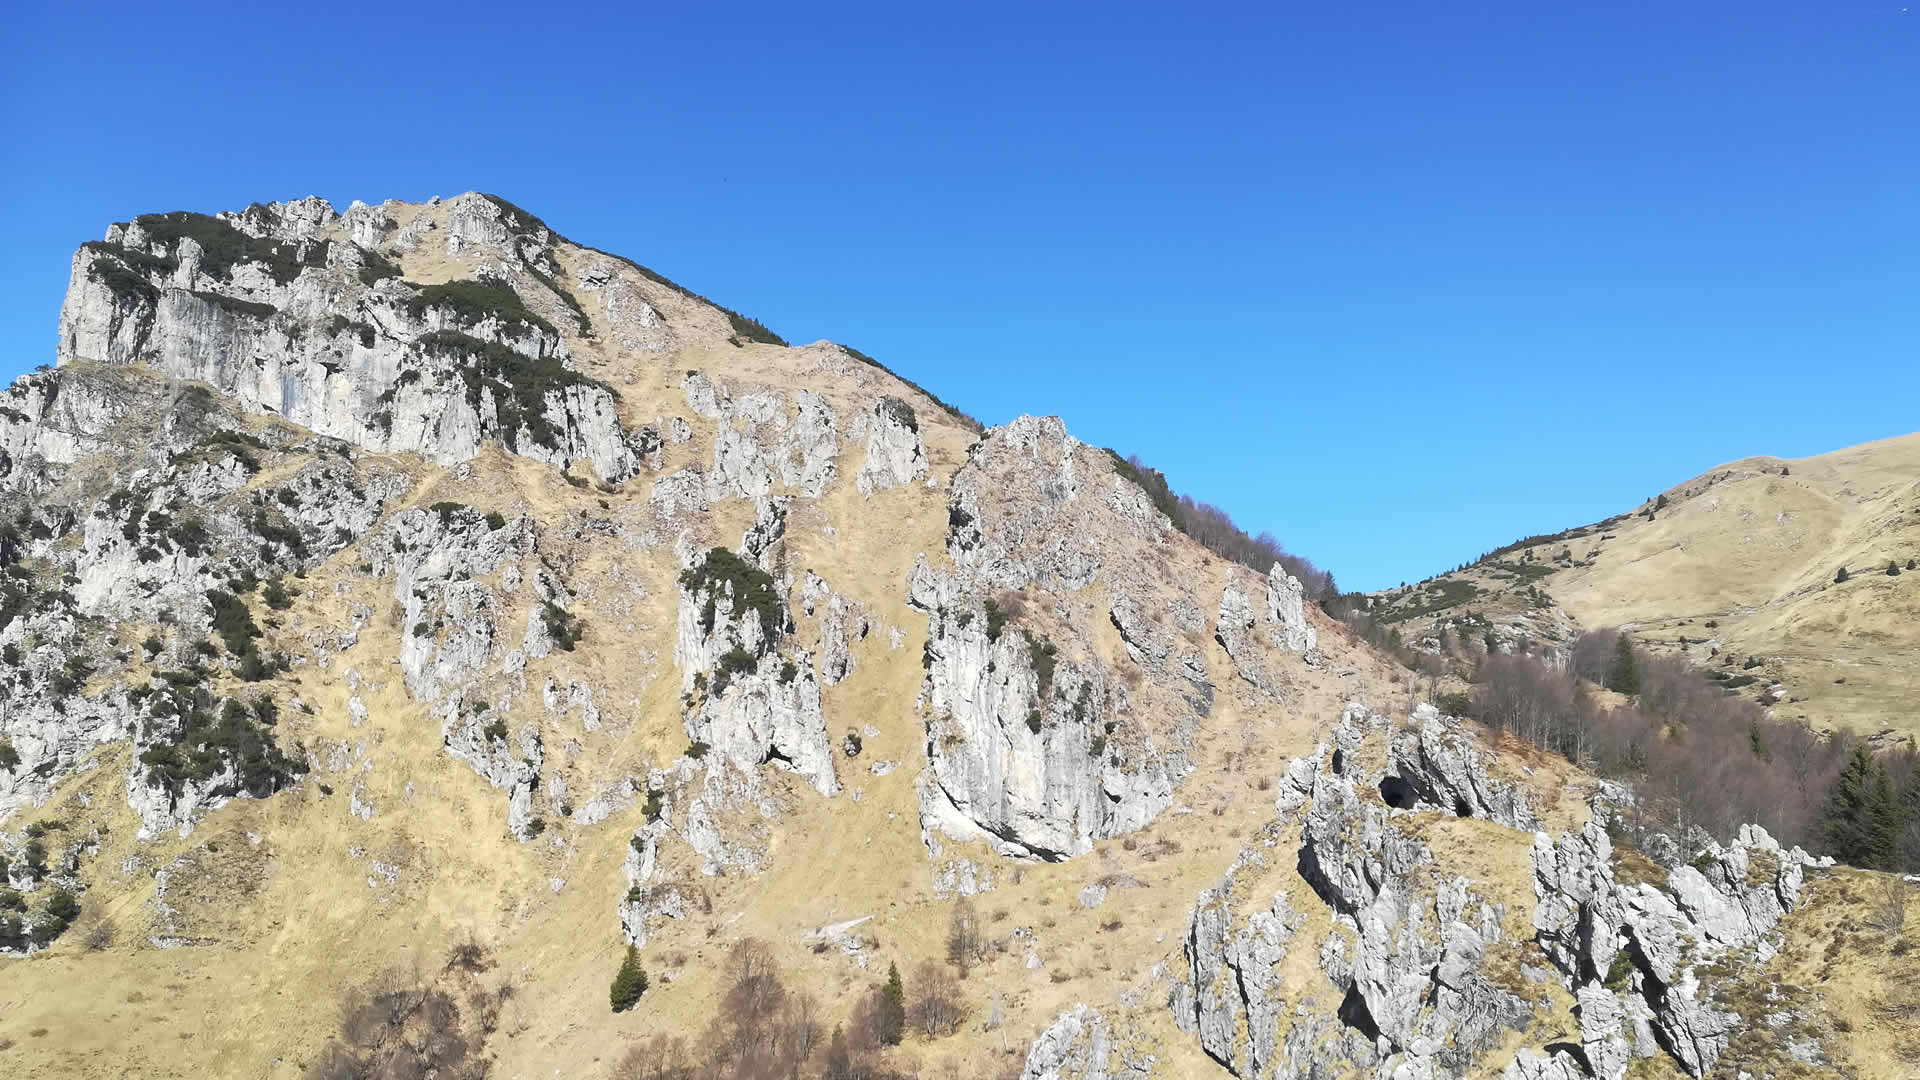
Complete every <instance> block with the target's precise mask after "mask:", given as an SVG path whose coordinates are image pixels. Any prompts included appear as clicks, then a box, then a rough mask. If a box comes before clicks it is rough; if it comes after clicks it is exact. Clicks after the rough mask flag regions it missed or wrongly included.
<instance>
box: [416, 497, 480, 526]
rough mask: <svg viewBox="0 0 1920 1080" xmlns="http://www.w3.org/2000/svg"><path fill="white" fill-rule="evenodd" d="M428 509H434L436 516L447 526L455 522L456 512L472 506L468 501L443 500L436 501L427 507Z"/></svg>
mask: <svg viewBox="0 0 1920 1080" xmlns="http://www.w3.org/2000/svg"><path fill="white" fill-rule="evenodd" d="M427 509H428V510H431V511H433V514H434V516H435V517H438V518H439V519H440V524H441V526H442V527H445V526H448V525H451V524H453V518H454V515H455V514H458V513H460V512H462V511H465V510H470V509H472V507H469V506H468V505H467V504H466V503H457V502H445V501H442V502H437V503H434V504H433V505H432V506H429V507H427Z"/></svg>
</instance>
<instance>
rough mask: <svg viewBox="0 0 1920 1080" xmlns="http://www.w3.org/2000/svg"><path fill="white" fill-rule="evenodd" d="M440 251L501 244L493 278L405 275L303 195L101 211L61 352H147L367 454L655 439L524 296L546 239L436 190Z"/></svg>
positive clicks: (599, 448) (531, 450) (247, 404)
mask: <svg viewBox="0 0 1920 1080" xmlns="http://www.w3.org/2000/svg"><path fill="white" fill-rule="evenodd" d="M445 212H446V213H447V215H448V217H449V225H448V229H447V232H448V237H447V251H448V254H450V255H458V254H460V253H462V252H465V251H470V250H473V249H475V248H482V249H486V250H488V251H497V252H498V253H499V254H501V255H503V256H506V261H504V262H502V263H501V264H500V266H501V273H500V276H497V277H495V278H491V279H487V280H484V281H476V282H466V283H455V284H454V285H453V286H445V287H442V286H429V287H425V288H421V287H416V286H412V285H410V284H408V283H406V282H404V281H402V280H401V279H400V276H399V271H398V270H397V268H395V267H394V266H393V265H392V264H391V263H390V262H388V261H387V260H386V259H385V258H384V257H383V256H382V255H380V254H379V253H378V252H375V251H373V250H372V249H369V248H365V247H362V246H360V245H359V244H356V243H352V242H344V241H341V240H329V239H324V238H319V237H318V235H317V234H318V232H320V231H322V230H326V229H328V228H330V227H332V226H334V225H335V222H336V220H337V219H336V218H335V216H334V214H333V211H332V209H331V208H330V207H327V206H326V204H325V203H324V202H321V201H320V200H317V199H312V200H302V201H301V202H299V203H285V204H275V205H274V206H271V207H264V208H258V209H255V210H249V211H247V212H246V213H244V214H239V215H234V214H226V215H221V216H220V217H218V218H208V217H203V216H199V215H164V216H159V217H151V218H142V219H138V220H136V221H134V222H131V223H127V224H122V225H115V226H114V227H113V228H111V229H109V230H108V232H107V236H106V239H105V241H103V242H100V243H95V244H89V245H87V246H85V247H83V248H81V250H80V251H79V252H78V253H76V254H75V256H74V261H73V269H72V275H71V282H70V284H69V287H68V291H67V299H66V303H65V305H64V306H63V307H62V309H61V313H60V338H59V349H58V355H59V362H60V364H61V365H62V366H66V365H69V364H73V363H76V362H82V361H91V362H96V363H106V364H131V363H140V364H144V365H146V366H147V367H149V368H152V369H153V370H156V371H159V372H161V373H163V374H166V375H170V376H173V377H175V378H180V379H197V380H201V381H204V382H207V383H209V384H211V385H212V386H214V387H215V388H216V389H218V390H220V391H222V392H223V393H225V394H227V395H229V396H230V397H231V398H232V399H233V400H235V401H236V402H238V403H239V404H240V405H241V406H242V407H244V408H246V409H247V410H249V411H252V412H256V413H265V414H270V415H275V416H280V417H284V418H286V419H288V420H291V421H293V422H295V423H297V424H301V425H303V426H305V427H307V428H310V429H312V430H313V431H315V432H317V433H320V434H322V435H329V436H333V437H336V438H340V439H344V440H346V441H348V442H350V443H353V444H355V445H358V446H364V447H367V448H369V449H372V450H378V451H412V452H415V453H419V454H421V455H422V456H424V457H427V458H428V459H430V460H433V461H436V462H439V463H441V464H453V463H456V462H459V461H463V460H466V459H467V458H470V457H472V456H473V455H474V453H475V452H477V451H478V449H479V447H480V444H481V442H482V441H483V440H486V439H499V440H501V441H502V442H503V443H504V444H505V445H506V446H507V448H508V449H510V450H512V451H514V452H515V453H519V454H522V455H524V456H527V457H532V458H535V459H537V460H541V461H548V462H552V463H555V464H560V465H564V464H566V463H567V462H568V461H571V460H574V459H576V458H580V459H585V460H587V461H589V462H591V463H592V465H593V468H594V470H595V471H596V472H597V473H599V475H600V476H601V477H602V478H603V479H606V480H609V481H620V480H624V479H626V478H627V477H629V476H631V475H633V474H634V472H635V471H637V469H638V468H639V467H640V464H641V462H642V460H643V458H644V457H645V456H646V455H647V454H649V453H651V452H652V450H653V449H654V448H656V447H657V446H658V445H659V436H658V434H657V433H654V432H651V431H640V432H636V433H632V434H629V433H628V432H627V431H625V430H624V428H623V427H622V426H621V424H620V421H619V419H618V417H617V416H616V413H615V407H614V395H613V391H612V390H611V389H610V388H608V387H607V386H605V385H603V384H601V383H599V382H597V381H595V380H593V379H591V378H588V377H586V376H584V375H582V374H580V373H578V372H577V371H575V370H574V369H573V368H572V367H571V366H570V364H569V354H568V351H567V347H566V345H565V343H564V341H563V339H562V337H561V335H560V333H559V332H558V331H557V330H556V329H555V328H554V325H553V324H552V323H551V322H549V321H548V320H547V319H545V318H543V317H541V316H539V315H537V314H534V313H532V312H530V311H529V310H528V309H527V308H526V306H525V303H524V301H523V300H522V299H521V297H520V295H518V294H523V293H530V292H531V291H532V290H540V291H541V292H542V293H543V295H545V294H546V292H547V287H546V286H545V285H544V284H542V283H541V279H542V278H543V277H546V278H548V279H549V280H550V275H551V272H552V270H553V264H552V260H551V256H550V254H549V249H550V247H551V243H552V237H551V235H550V234H548V233H547V232H546V230H545V229H544V228H539V229H534V230H531V231H527V230H526V229H525V227H524V226H523V225H521V224H520V223H519V222H518V219H517V217H515V216H514V215H513V214H512V213H511V212H509V211H507V210H505V209H503V208H502V207H501V206H500V205H499V204H497V203H496V202H494V201H493V200H490V199H488V198H487V197H485V196H481V195H463V196H461V197H459V198H458V199H454V200H450V201H449V202H448V203H447V204H446V211H445Z"/></svg>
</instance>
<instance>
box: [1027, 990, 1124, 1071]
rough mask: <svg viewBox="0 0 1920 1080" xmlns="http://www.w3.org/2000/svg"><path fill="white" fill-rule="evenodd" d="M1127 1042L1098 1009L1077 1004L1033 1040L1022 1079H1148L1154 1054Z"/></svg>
mask: <svg viewBox="0 0 1920 1080" xmlns="http://www.w3.org/2000/svg"><path fill="white" fill-rule="evenodd" d="M1127 1042H1128V1040H1127V1039H1126V1037H1125V1036H1124V1035H1123V1034H1121V1033H1119V1032H1115V1031H1114V1030H1113V1028H1112V1026H1111V1025H1109V1024H1108V1023H1107V1020H1106V1018H1105V1017H1103V1016H1101V1015H1100V1013H1099V1011H1098V1010H1096V1009H1090V1008H1088V1007H1087V1006H1085V1005H1075V1006H1074V1007H1073V1008H1071V1009H1068V1010H1067V1011H1065V1012H1063V1013H1061V1014H1060V1016H1059V1017H1058V1018H1057V1019H1055V1020H1054V1022H1053V1023H1052V1024H1050V1025H1048V1026H1047V1029H1046V1030H1045V1031H1043V1032H1041V1033H1040V1037H1039V1038H1037V1039H1035V1040H1034V1041H1033V1046H1032V1047H1031V1048H1030V1049H1028V1051H1027V1063H1026V1067H1025V1068H1024V1069H1022V1070H1021V1072H1020V1080H1147V1077H1149V1076H1152V1075H1153V1068H1154V1065H1155V1064H1156V1061H1155V1059H1154V1057H1153V1055H1152V1054H1149V1053H1145V1052H1144V1051H1139V1050H1136V1049H1134V1048H1133V1047H1131V1046H1129V1045H1127Z"/></svg>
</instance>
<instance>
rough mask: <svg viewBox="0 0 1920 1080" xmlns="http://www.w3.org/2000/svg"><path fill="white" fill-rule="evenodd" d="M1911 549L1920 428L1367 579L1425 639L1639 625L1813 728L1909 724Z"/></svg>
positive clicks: (1916, 600) (1913, 672) (1748, 469)
mask: <svg viewBox="0 0 1920 1080" xmlns="http://www.w3.org/2000/svg"><path fill="white" fill-rule="evenodd" d="M1916 558H1920V435H1906V436H1901V437H1899V438H1895V439H1886V440H1882V441H1880V442H1874V443H1867V444H1864V445H1861V446H1856V447H1851V448H1848V449H1845V450H1837V451H1834V452H1833V453H1830V454H1822V455H1820V456H1818V457H1811V458H1802V459H1799V460H1791V461H1789V460H1782V459H1778V458H1747V459H1745V460H1742V461H1737V462H1734V463H1732V464H1730V465H1724V466H1721V467H1719V468H1715V469H1712V470H1709V471H1708V472H1706V473H1704V474H1702V475H1700V476H1697V477H1695V478H1694V479H1692V480H1689V481H1687V482H1686V483H1684V484H1681V485H1679V486H1677V487H1674V488H1671V489H1669V490H1667V491H1665V492H1662V493H1660V494H1659V495H1657V496H1655V497H1654V498H1653V499H1651V500H1649V501H1648V502H1647V503H1646V504H1645V505H1643V506H1641V507H1640V508H1638V509H1636V510H1634V511H1632V512H1629V513H1625V514H1621V515H1619V516H1617V517H1613V518H1609V519H1607V520H1605V521H1602V522H1599V523H1597V524H1594V525H1589V526H1585V527H1583V528H1579V529H1571V530H1568V531H1566V532H1563V533H1557V534H1554V535H1551V536H1538V537H1531V538H1529V539H1527V540H1525V541H1522V542H1520V543H1518V544H1514V545H1509V546H1508V547H1507V548H1503V549H1501V550H1499V551H1496V552H1494V553H1493V554H1492V555H1489V556H1487V557H1486V558H1483V559H1481V560H1480V561H1478V562H1476V563H1475V564H1473V565H1472V566H1469V567H1467V568H1465V569H1463V570H1460V571H1456V572H1453V573H1450V574H1444V575H1441V576H1440V577H1437V578H1434V579H1432V580H1430V581H1427V582H1423V583H1421V584H1420V585H1419V586H1415V587H1411V588H1407V589H1392V590H1388V591H1385V592H1382V593H1377V594H1374V596H1373V597H1372V601H1373V603H1372V606H1371V608H1370V610H1371V612H1372V613H1373V614H1374V615H1375V616H1376V617H1377V618H1380V619H1382V620H1384V621H1386V622H1388V623H1390V624H1392V625H1395V626H1397V627H1399V628H1401V630H1402V634H1403V636H1404V637H1405V639H1406V640H1408V641H1409V642H1410V643H1421V642H1424V643H1427V644H1428V645H1429V646H1437V645H1438V644H1439V639H1440V637H1441V635H1442V632H1443V631H1446V630H1449V629H1451V630H1454V631H1455V632H1456V633H1458V634H1464V635H1467V636H1469V637H1471V638H1476V639H1478V638H1482V637H1483V636H1484V635H1486V634H1487V633H1488V632H1489V631H1491V632H1492V635H1493V637H1494V638H1495V639H1496V640H1497V641H1499V642H1501V643H1503V645H1504V646H1505V647H1511V645H1512V643H1513V642H1514V641H1515V640H1516V639H1518V638H1520V637H1522V636H1524V637H1526V638H1528V639H1530V640H1532V641H1535V642H1540V643H1544V644H1547V645H1551V646H1564V645H1565V644H1566V643H1567V642H1569V641H1570V640H1571V639H1572V637H1574V636H1575V635H1577V633H1578V631H1579V630H1580V629H1583V628H1595V627H1601V626H1616V625H1617V626H1625V627H1630V628H1631V629H1632V630H1633V631H1634V634H1635V639H1636V640H1637V641H1639V642H1641V643H1642V644H1645V645H1650V646H1653V647H1656V648H1660V649H1663V650H1671V651H1676V652H1680V653H1683V654H1684V655H1686V656H1687V657H1688V658H1689V659H1691V660H1692V661H1694V662H1695V663H1696V664H1699V665H1701V666H1703V667H1710V668H1728V669H1731V672H1730V674H1734V675H1735V676H1736V677H1737V676H1741V675H1744V676H1750V678H1747V679H1741V680H1740V681H1741V683H1742V687H1743V692H1744V693H1747V694H1749V695H1754V696H1764V699H1765V700H1766V701H1767V703H1769V704H1777V706H1778V708H1779V709H1780V710H1781V711H1783V712H1784V714H1785V715H1788V716H1794V717H1803V718H1805V719H1806V720H1807V721H1808V722H1809V723H1811V724H1813V725H1814V726H1815V727H1817V728H1821V729H1826V728H1831V727H1835V726H1846V727H1852V728H1854V729H1855V730H1858V731H1860V732H1862V733H1866V734H1872V733H1875V732H1879V731H1882V730H1887V729H1892V730H1894V731H1898V732H1901V733H1904V734H1908V735H1912V734H1915V733H1920V723H1917V722H1916V721H1915V719H1914V717H1913V715H1912V710H1911V708H1910V705H1911V703H1912V701H1913V697H1914V694H1915V693H1916V692H1920V639H1917V638H1916V636H1915V630H1914V628H1915V626H1916V625H1920V621H1916V617H1917V616H1920V578H1916V577H1909V576H1907V575H1906V573H1905V570H1906V564H1907V563H1908V562H1909V561H1910V560H1913V559H1916ZM1889 562H1893V563H1895V564H1896V566H1897V567H1898V568H1899V569H1900V570H1901V571H1902V572H1901V574H1899V575H1897V576H1889V575H1888V574H1887V572H1886V571H1887V566H1888V563H1889ZM1843 567H1844V568H1846V569H1847V571H1848V580H1846V581H1844V582H1838V581H1836V580H1835V578H1836V576H1837V571H1838V570H1839V569H1841V568H1843ZM1755 658H1757V660H1758V661H1759V662H1758V663H1757V664H1753V665H1752V666H1749V665H1748V661H1749V660H1750V659H1755Z"/></svg>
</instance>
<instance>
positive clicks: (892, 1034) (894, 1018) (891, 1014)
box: [876, 963, 907, 1046]
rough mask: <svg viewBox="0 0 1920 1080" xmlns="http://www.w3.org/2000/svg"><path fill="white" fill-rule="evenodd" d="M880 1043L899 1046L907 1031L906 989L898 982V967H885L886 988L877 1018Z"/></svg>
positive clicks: (889, 965)
mask: <svg viewBox="0 0 1920 1080" xmlns="http://www.w3.org/2000/svg"><path fill="white" fill-rule="evenodd" d="M878 1019H879V1024H878V1025H877V1026H878V1027H879V1029H880V1030H879V1031H878V1032H877V1033H876V1034H878V1035H879V1036H880V1041H881V1042H883V1043H885V1044H887V1045H888V1046H899V1045H900V1039H901V1036H903V1035H905V1034H906V1030H907V989H906V986H905V985H904V984H902V983H901V981H900V966H899V965H898V964H891V963H890V964H888V965H887V988H886V989H885V990H884V991H882V992H881V995H880V1016H879V1017H878Z"/></svg>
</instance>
